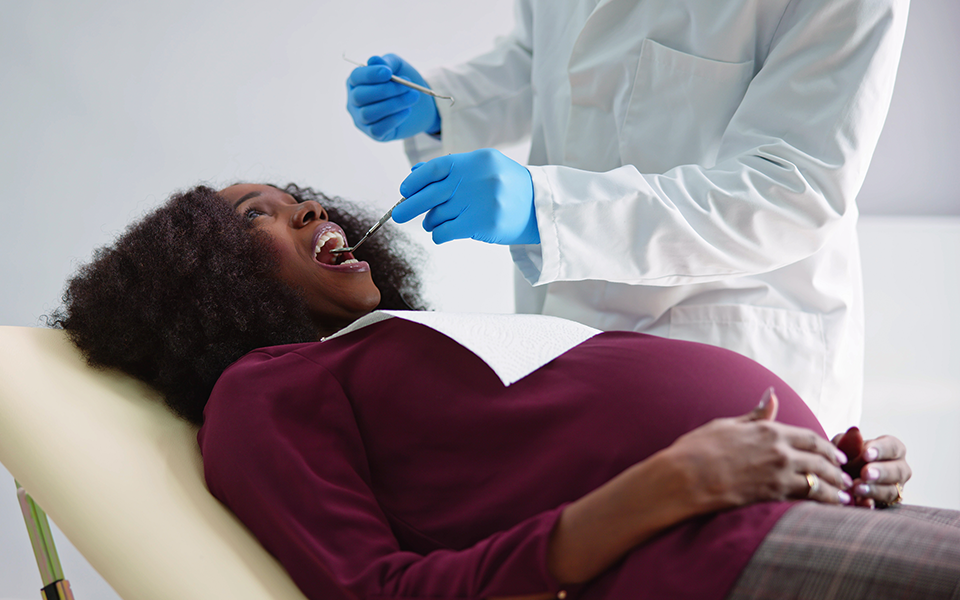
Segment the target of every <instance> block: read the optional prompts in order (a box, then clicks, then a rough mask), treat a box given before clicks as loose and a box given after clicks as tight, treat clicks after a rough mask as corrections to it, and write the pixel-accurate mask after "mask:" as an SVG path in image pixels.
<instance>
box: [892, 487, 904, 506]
mask: <svg viewBox="0 0 960 600" xmlns="http://www.w3.org/2000/svg"><path fill="white" fill-rule="evenodd" d="M896 485H897V497H896V498H894V499H893V500H892V501H891V502H890V503H889V505H890V506H893V505H894V504H900V503H901V502H903V486H902V485H900V484H899V483H898V484H896Z"/></svg>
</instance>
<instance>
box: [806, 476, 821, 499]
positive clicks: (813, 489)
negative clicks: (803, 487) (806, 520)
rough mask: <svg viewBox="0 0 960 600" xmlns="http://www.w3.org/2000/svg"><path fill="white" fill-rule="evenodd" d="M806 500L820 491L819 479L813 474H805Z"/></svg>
mask: <svg viewBox="0 0 960 600" xmlns="http://www.w3.org/2000/svg"><path fill="white" fill-rule="evenodd" d="M806 477H807V498H810V497H812V496H813V495H814V494H816V493H817V490H819V489H820V478H819V477H817V476H816V475H815V474H814V473H807V475H806Z"/></svg>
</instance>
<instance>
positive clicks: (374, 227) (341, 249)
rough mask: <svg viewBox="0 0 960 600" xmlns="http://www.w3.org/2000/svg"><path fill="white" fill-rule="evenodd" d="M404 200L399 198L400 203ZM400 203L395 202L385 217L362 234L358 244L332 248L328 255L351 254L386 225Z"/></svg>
mask: <svg viewBox="0 0 960 600" xmlns="http://www.w3.org/2000/svg"><path fill="white" fill-rule="evenodd" d="M404 200H406V198H400V202H403V201H404ZM400 202H397V203H396V204H394V205H393V206H392V207H391V208H390V210H388V211H387V214H385V215H383V216H382V217H380V220H379V221H377V222H376V223H374V224H373V227H371V228H370V229H368V230H367V232H366V233H365V234H363V237H362V238H360V241H358V242H357V243H356V244H354V245H353V246H352V247H350V248H334V249H333V250H331V251H330V253H331V254H340V253H341V252H353V251H354V250H356V249H357V248H359V247H360V244H362V243H363V242H365V241H366V239H367V238H368V237H370V234H372V233H373V232H374V231H376V230H378V229H380V227H382V226H383V224H384V223H386V222H387V221H389V220H390V217H391V216H393V209H394V208H396V207H398V206H400Z"/></svg>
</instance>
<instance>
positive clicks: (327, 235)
mask: <svg viewBox="0 0 960 600" xmlns="http://www.w3.org/2000/svg"><path fill="white" fill-rule="evenodd" d="M331 241H332V242H333V243H332V244H331V245H330V248H328V249H327V256H331V257H332V258H333V262H332V264H334V265H349V264H353V263H357V262H360V261H358V260H357V259H355V258H346V256H347V255H346V253H338V254H333V253H331V252H330V250H336V249H337V248H343V247H344V246H346V245H347V241H346V240H345V239H344V237H343V236H342V235H341V234H340V232H339V231H327V232H324V233H323V235H321V236H320V237H319V238H317V245H316V246H315V247H314V249H313V253H314V256H316V258H317V260H318V261H319V260H320V256H321V254H323V248H324V246H326V245H327V244H328V243H329V242H331ZM344 259H346V260H344ZM321 262H322V261H321Z"/></svg>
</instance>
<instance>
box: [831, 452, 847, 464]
mask: <svg viewBox="0 0 960 600" xmlns="http://www.w3.org/2000/svg"><path fill="white" fill-rule="evenodd" d="M833 453H834V454H836V455H837V462H839V463H840V464H841V465H845V464H847V455H846V454H844V453H843V450H841V449H840V448H834V449H833Z"/></svg>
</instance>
